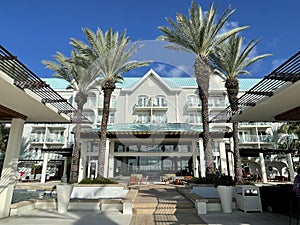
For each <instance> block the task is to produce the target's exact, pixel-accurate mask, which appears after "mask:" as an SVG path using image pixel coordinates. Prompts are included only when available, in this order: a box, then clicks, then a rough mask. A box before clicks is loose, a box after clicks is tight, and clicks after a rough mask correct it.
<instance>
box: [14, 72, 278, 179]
mask: <svg viewBox="0 0 300 225" xmlns="http://www.w3.org/2000/svg"><path fill="white" fill-rule="evenodd" d="M44 80H45V81H46V83H48V84H50V86H51V87H52V88H53V89H54V90H55V91H57V92H58V93H59V94H60V95H61V96H63V97H64V98H65V99H67V100H68V101H69V102H70V103H71V104H73V105H74V106H76V105H75V102H74V97H75V94H76V93H75V92H74V91H72V90H67V89H66V87H67V83H66V82H65V81H63V80H58V79H53V78H49V79H44ZM259 80H260V79H239V82H240V95H241V94H243V93H244V92H245V91H247V90H249V89H250V88H251V87H252V86H253V85H255V84H256V83H257V82H258V81H259ZM224 81H225V77H222V76H221V75H211V78H210V89H209V117H210V119H212V118H213V117H215V116H216V115H217V114H218V113H220V112H222V111H223V110H224V109H225V108H226V107H227V106H228V105H229V103H228V98H227V95H226V89H225V87H224ZM102 104H103V94H102V93H101V92H100V91H99V90H98V89H95V90H91V92H90V93H89V95H88V98H87V103H86V104H85V105H84V115H85V116H86V117H87V118H88V119H89V120H90V121H91V122H92V123H91V124H82V132H81V143H80V144H81V156H80V173H79V180H82V179H83V178H85V177H90V178H93V177H95V176H96V171H97V169H98V168H97V166H98V150H99V132H101V131H100V124H101V116H102V109H103V107H102ZM270 128H271V123H251V124H250V123H247V124H246V123H240V125H239V142H240V147H246V148H255V149H257V148H274V144H275V143H274V139H273V136H272V134H270V133H268V129H270ZM73 131H74V125H73V124H27V125H26V126H25V129H24V134H23V143H24V144H23V147H22V148H23V149H22V152H21V157H20V162H21V164H20V165H21V166H22V168H21V167H20V170H23V171H24V172H23V173H26V174H29V173H31V176H32V166H31V168H30V169H29V167H28V166H29V164H31V165H32V164H33V163H34V164H36V165H43V166H42V171H41V174H42V175H41V176H42V181H45V180H46V179H48V178H50V177H51V176H56V175H57V176H61V175H63V176H68V170H67V169H66V168H67V167H68V166H67V165H68V164H70V158H69V159H68V157H67V156H68V155H67V154H64V153H62V154H59V153H60V151H59V150H60V149H71V147H72V144H73V143H74V135H73V133H74V132H73ZM210 131H211V137H212V147H213V154H214V163H215V167H216V168H219V169H220V171H221V172H222V173H229V174H233V154H232V149H233V146H232V140H231V138H230V135H228V134H230V132H231V124H230V123H211V124H210ZM201 134H202V119H201V102H200V100H199V97H198V91H197V83H196V80H195V78H193V77H172V74H169V76H168V77H164V76H160V75H159V73H157V72H155V71H154V70H153V69H150V70H149V71H148V72H146V73H145V74H141V76H138V77H125V78H124V81H123V82H122V83H121V84H117V88H116V89H115V91H114V92H113V95H112V98H111V104H110V114H109V121H108V130H107V148H106V158H105V177H110V178H111V177H121V176H130V175H131V174H143V175H144V176H149V177H152V178H153V179H154V180H155V179H160V178H159V177H161V176H163V175H165V174H177V175H192V176H195V177H198V176H204V175H205V159H204V151H203V146H202V138H201ZM46 149H48V151H47V150H46ZM51 149H52V150H53V151H51ZM45 150H46V151H45ZM61 152H63V150H62V151H61ZM249 159H251V158H249V157H246V158H245V166H247V165H248V166H250V164H251V163H249V162H250V160H249ZM253 160H254V162H255V161H257V162H256V164H257V165H258V166H257V168H259V169H260V166H259V165H261V164H260V162H258V159H253ZM264 163H265V162H264ZM259 172H260V173H261V170H260V171H259ZM267 172H268V171H267ZM280 174H281V171H280ZM267 176H269V175H267Z"/></svg>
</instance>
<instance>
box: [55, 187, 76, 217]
mask: <svg viewBox="0 0 300 225" xmlns="http://www.w3.org/2000/svg"><path fill="white" fill-rule="evenodd" d="M72 190H73V185H72V184H68V183H60V184H57V185H56V194H57V196H56V197H57V211H58V213H65V212H67V211H68V206H69V202H70V197H71V193H72Z"/></svg>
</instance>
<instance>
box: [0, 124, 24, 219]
mask: <svg viewBox="0 0 300 225" xmlns="http://www.w3.org/2000/svg"><path fill="white" fill-rule="evenodd" d="M24 122H25V121H24V120H23V119H13V120H12V123H11V127H10V131H9V139H8V143H7V148H6V154H5V158H4V163H3V169H2V174H1V180H0V218H3V217H7V216H9V210H10V204H11V200H12V196H13V190H14V186H15V182H16V174H17V167H18V161H19V155H20V148H21V142H22V134H23V129H24Z"/></svg>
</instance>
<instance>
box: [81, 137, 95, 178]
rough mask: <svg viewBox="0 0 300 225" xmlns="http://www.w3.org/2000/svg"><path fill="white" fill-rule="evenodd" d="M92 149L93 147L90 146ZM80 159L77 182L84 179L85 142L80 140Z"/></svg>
mask: <svg viewBox="0 0 300 225" xmlns="http://www.w3.org/2000/svg"><path fill="white" fill-rule="evenodd" d="M91 148H93V146H91ZM80 152H81V153H80V159H79V171H78V172H79V173H78V182H80V181H82V180H83V179H84V178H85V170H86V162H87V160H86V159H87V140H83V139H81V147H80Z"/></svg>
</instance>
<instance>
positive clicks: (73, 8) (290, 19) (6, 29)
mask: <svg viewBox="0 0 300 225" xmlns="http://www.w3.org/2000/svg"><path fill="white" fill-rule="evenodd" d="M197 4H198V5H201V6H202V8H203V10H208V8H209V5H210V4H211V1H210V0H197ZM190 5H191V0H151V1H143V0H105V1H104V0H48V1H46V0H23V1H21V0H0V28H1V29H0V45H2V46H4V47H5V48H6V49H7V50H9V51H10V52H11V53H12V54H14V55H16V56H18V58H19V60H20V61H22V62H23V63H24V64H26V65H27V66H28V67H29V68H30V69H31V70H32V71H33V72H34V73H36V74H37V75H38V76H40V77H50V76H51V74H52V71H50V70H48V69H46V68H45V67H44V65H43V64H42V63H41V61H42V60H45V59H46V60H52V59H53V58H52V56H53V55H54V54H55V53H56V52H57V51H60V52H63V53H64V54H65V55H67V56H69V53H70V50H71V48H70V46H69V40H70V38H71V37H75V38H77V39H81V40H84V41H86V40H85V37H84V35H83V33H82V28H83V27H88V28H90V29H91V30H93V31H96V29H97V28H98V27H99V28H101V29H102V30H104V31H106V30H107V29H108V28H110V27H112V28H113V30H114V31H119V32H122V31H123V30H124V29H126V30H127V35H128V36H129V37H130V38H131V40H132V41H137V40H141V41H148V40H155V39H156V38H157V36H159V35H160V34H161V33H160V31H159V30H158V29H157V27H158V26H168V23H167V22H166V20H165V18H166V17H170V18H172V19H173V20H174V19H175V15H176V13H177V12H180V13H184V14H187V12H188V9H189V8H190ZM215 5H216V6H218V8H219V10H218V12H219V14H220V13H221V12H223V11H224V10H225V9H226V8H227V6H228V5H231V7H232V8H233V9H236V12H235V13H234V14H233V16H232V17H231V18H230V20H229V22H230V24H234V25H238V26H244V25H249V26H250V28H249V29H248V30H246V31H243V32H242V35H243V36H244V37H245V39H246V41H249V40H251V39H254V40H257V39H259V38H262V40H261V41H260V43H259V44H258V46H257V48H256V49H255V53H256V54H264V53H272V54H273V56H272V57H269V58H267V59H263V60H262V61H260V62H259V63H258V64H257V65H255V66H254V67H252V68H251V72H252V76H253V77H263V76H265V75H267V74H268V73H269V72H271V71H272V70H273V69H275V68H276V67H277V66H279V65H280V64H281V63H282V62H284V61H285V60H286V59H288V58H289V57H291V56H292V55H294V54H295V53H296V52H298V51H299V46H300V35H299V34H300V13H299V9H300V1H299V0H284V1H283V0H251V1H246V0H215ZM146 43H148V42H146ZM145 47H147V46H146V45H145ZM141 50H142V52H141V53H139V55H138V56H139V57H141V59H146V58H148V59H152V60H158V61H164V60H163V59H161V58H160V57H158V59H156V58H153V57H156V56H157V55H159V54H163V53H162V52H163V50H161V49H159V48H157V49H156V53H155V54H154V53H151V52H150V51H151V50H153V51H154V50H155V48H152V47H149V46H148V48H144V50H143V48H142V49H141ZM160 51H161V53H160ZM172 54H177V53H176V52H172ZM141 55H143V56H141ZM145 55H146V56H145ZM165 58H166V60H165V61H166V62H167V63H171V64H176V63H174V62H170V61H168V57H165ZM179 58H180V57H179ZM188 60H189V59H188ZM179 61H180V60H179ZM191 61H192V60H191ZM179 64H180V62H179ZM191 65H192V62H191Z"/></svg>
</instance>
